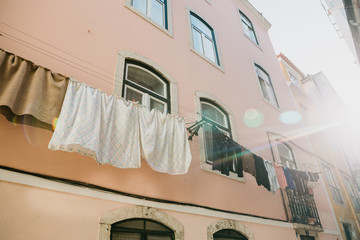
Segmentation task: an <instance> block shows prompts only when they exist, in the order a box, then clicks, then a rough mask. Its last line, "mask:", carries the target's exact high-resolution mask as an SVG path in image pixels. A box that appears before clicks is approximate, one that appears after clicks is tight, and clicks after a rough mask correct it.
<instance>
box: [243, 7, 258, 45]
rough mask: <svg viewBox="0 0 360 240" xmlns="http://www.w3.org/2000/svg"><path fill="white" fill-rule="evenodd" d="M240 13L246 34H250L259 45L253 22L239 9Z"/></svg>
mask: <svg viewBox="0 0 360 240" xmlns="http://www.w3.org/2000/svg"><path fill="white" fill-rule="evenodd" d="M239 13H240V17H241V22H242V25H243V27H244V31H245V34H246V36H248V37H249V38H250V39H251V40H252V41H253V42H254V43H256V44H257V45H259V42H258V40H257V38H256V34H255V30H254V26H253V24H252V22H251V21H250V20H249V19H248V18H247V17H246V16H245V15H244V14H243V13H242V12H240V11H239Z"/></svg>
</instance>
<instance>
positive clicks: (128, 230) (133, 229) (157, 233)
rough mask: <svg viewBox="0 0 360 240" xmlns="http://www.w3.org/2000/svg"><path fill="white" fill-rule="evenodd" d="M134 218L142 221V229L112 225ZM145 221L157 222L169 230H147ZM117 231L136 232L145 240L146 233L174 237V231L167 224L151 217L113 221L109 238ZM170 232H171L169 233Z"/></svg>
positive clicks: (146, 237) (130, 219)
mask: <svg viewBox="0 0 360 240" xmlns="http://www.w3.org/2000/svg"><path fill="white" fill-rule="evenodd" d="M134 220H142V221H143V224H144V225H143V229H136V228H122V227H114V226H113V225H115V224H118V223H122V222H130V221H134ZM147 222H153V223H157V224H159V225H161V226H162V227H164V228H166V229H167V230H168V231H169V232H164V231H160V230H159V231H156V230H147V229H146V227H145V226H146V223H147ZM114 232H117V233H138V234H140V236H141V237H140V239H141V240H146V239H148V235H157V236H169V237H170V238H171V239H172V240H174V239H175V233H174V230H172V229H170V228H169V227H168V226H166V225H164V224H162V223H161V222H158V221H155V220H152V219H147V218H129V219H125V220H122V221H118V222H115V223H113V224H112V225H111V231H110V240H112V239H113V233H114ZM170 232H171V233H170Z"/></svg>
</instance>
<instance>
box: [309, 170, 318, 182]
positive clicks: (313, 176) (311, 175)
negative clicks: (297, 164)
mask: <svg viewBox="0 0 360 240" xmlns="http://www.w3.org/2000/svg"><path fill="white" fill-rule="evenodd" d="M308 174H309V181H310V182H317V180H318V179H319V174H318V173H313V172H308Z"/></svg>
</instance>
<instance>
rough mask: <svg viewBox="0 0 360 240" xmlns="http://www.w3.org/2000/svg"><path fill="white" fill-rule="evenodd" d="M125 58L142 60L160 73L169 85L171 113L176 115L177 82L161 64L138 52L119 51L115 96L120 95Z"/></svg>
mask: <svg viewBox="0 0 360 240" xmlns="http://www.w3.org/2000/svg"><path fill="white" fill-rule="evenodd" d="M126 60H135V61H138V62H142V63H144V64H146V65H148V66H150V67H152V68H153V69H155V70H156V71H157V72H158V73H159V74H161V75H162V76H163V77H164V78H165V79H166V80H167V81H168V83H169V85H170V105H171V114H173V115H175V116H178V113H179V109H178V94H177V82H176V81H175V79H174V78H172V77H171V76H170V75H169V74H168V73H167V72H166V71H165V70H164V69H163V68H162V67H161V66H159V65H158V64H156V63H155V62H153V61H152V60H150V59H148V58H146V57H144V56H141V55H140V54H137V53H134V52H129V51H119V52H118V57H117V64H116V75H115V84H114V91H113V94H114V95H115V96H119V97H122V88H123V84H124V71H125V61H126Z"/></svg>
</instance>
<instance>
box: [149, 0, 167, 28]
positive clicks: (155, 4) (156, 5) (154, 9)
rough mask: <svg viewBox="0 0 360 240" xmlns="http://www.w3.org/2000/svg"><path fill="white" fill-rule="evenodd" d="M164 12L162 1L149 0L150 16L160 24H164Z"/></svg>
mask: <svg viewBox="0 0 360 240" xmlns="http://www.w3.org/2000/svg"><path fill="white" fill-rule="evenodd" d="M164 13H165V6H164V4H163V3H161V2H159V1H157V0H152V1H151V18H152V19H153V20H154V21H155V22H157V23H158V24H160V25H161V26H165V23H164V15H165V14H164Z"/></svg>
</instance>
